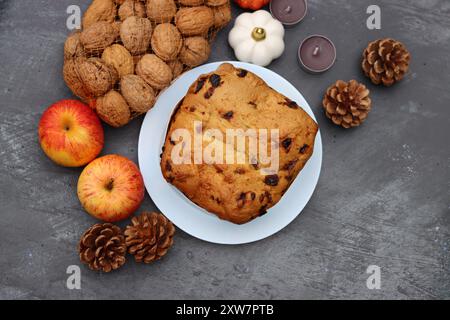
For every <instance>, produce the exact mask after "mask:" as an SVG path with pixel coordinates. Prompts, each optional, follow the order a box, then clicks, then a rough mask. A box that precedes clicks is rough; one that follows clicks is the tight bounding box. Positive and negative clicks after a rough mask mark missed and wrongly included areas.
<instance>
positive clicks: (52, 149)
mask: <svg viewBox="0 0 450 320" xmlns="http://www.w3.org/2000/svg"><path fill="white" fill-rule="evenodd" d="M39 142H40V144H41V147H42V150H44V152H45V154H46V155H47V156H48V157H49V158H50V159H52V160H53V161H54V162H56V163H57V164H59V165H62V166H65V167H81V166H84V165H85V164H87V163H89V162H91V161H92V160H94V159H95V158H96V157H97V156H98V154H99V153H100V152H101V151H102V148H103V144H104V136H103V127H102V125H101V123H100V120H99V118H98V116H97V115H96V114H95V112H94V111H93V110H92V109H91V108H89V107H88V106H87V105H85V104H84V103H81V102H80V101H77V100H61V101H59V102H56V103H55V104H53V105H51V106H50V107H49V108H48V109H47V110H46V111H45V112H44V114H43V115H42V118H41V120H40V122H39Z"/></svg>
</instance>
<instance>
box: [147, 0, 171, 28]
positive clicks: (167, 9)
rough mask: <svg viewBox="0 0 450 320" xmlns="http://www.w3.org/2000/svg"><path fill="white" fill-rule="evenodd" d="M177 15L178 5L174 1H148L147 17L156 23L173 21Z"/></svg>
mask: <svg viewBox="0 0 450 320" xmlns="http://www.w3.org/2000/svg"><path fill="white" fill-rule="evenodd" d="M176 13H177V5H176V4H175V1H173V0H148V1H147V17H148V18H149V19H150V20H151V21H153V22H155V23H164V22H170V21H172V19H173V17H174V16H175V14H176Z"/></svg>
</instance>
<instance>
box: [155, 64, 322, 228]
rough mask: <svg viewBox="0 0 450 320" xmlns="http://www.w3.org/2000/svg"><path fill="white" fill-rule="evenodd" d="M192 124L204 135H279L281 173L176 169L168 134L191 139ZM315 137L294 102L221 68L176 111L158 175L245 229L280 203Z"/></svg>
mask: <svg viewBox="0 0 450 320" xmlns="http://www.w3.org/2000/svg"><path fill="white" fill-rule="evenodd" d="M213 75H214V76H213ZM211 76H213V77H215V78H214V80H213V81H211ZM217 76H219V77H217ZM218 79H219V80H218ZM213 83H214V85H213ZM194 121H201V122H202V126H203V133H204V132H205V131H206V130H207V129H219V130H220V131H221V132H222V133H223V134H224V136H225V130H226V129H229V128H231V129H244V130H245V129H248V128H251V129H256V130H258V129H268V130H272V129H278V130H279V136H280V139H279V143H280V148H279V162H280V164H279V170H278V171H277V172H276V174H274V175H269V176H265V175H262V174H261V172H260V169H261V168H263V167H264V166H262V165H254V164H250V163H248V162H249V161H246V164H243V165H242V164H206V163H203V164H174V163H173V161H172V158H171V153H172V149H173V148H174V146H175V145H176V143H177V142H174V141H171V136H172V133H173V132H174V130H176V129H187V130H189V132H190V133H191V136H193V135H194ZM317 131H318V126H317V124H316V123H315V122H314V120H313V119H312V118H311V117H310V116H309V115H308V114H307V113H306V112H305V111H304V110H303V109H301V108H299V107H298V106H297V104H296V103H295V102H293V101H291V100H289V99H288V98H286V97H285V96H283V95H281V94H280V93H278V92H276V91H275V90H273V89H272V88H270V87H269V86H268V85H267V84H266V83H265V82H264V81H263V80H262V79H260V78H259V77H258V76H256V75H254V74H253V73H251V72H247V71H246V70H241V69H237V68H235V67H234V66H232V65H231V64H222V65H221V66H220V67H219V68H218V69H217V70H216V71H215V72H213V73H211V74H207V75H203V76H201V77H200V78H199V79H198V80H197V81H196V82H195V83H194V84H193V85H192V86H191V87H190V89H189V92H188V94H187V95H186V96H185V98H184V99H183V100H182V102H180V104H179V106H178V107H177V109H176V110H175V112H174V114H173V116H172V119H171V121H170V124H169V129H168V133H167V137H166V141H165V145H164V150H163V153H162V155H161V169H162V173H163V175H164V177H165V179H166V180H167V181H168V182H169V183H171V184H173V185H174V186H175V187H177V188H178V189H179V190H180V191H182V192H183V193H184V194H185V195H186V196H187V197H188V198H189V199H191V200H192V201H193V202H194V203H196V204H197V205H199V206H200V207H202V208H204V209H205V210H207V211H209V212H211V213H214V214H216V215H217V216H218V217H219V218H221V219H224V220H228V221H231V222H233V223H237V224H242V223H246V222H248V221H250V220H252V219H254V218H256V217H258V216H260V215H262V214H264V213H265V212H266V210H268V209H269V208H271V207H273V206H274V205H275V204H276V203H277V202H278V201H279V200H280V199H281V197H282V196H283V194H284V193H285V192H286V190H287V189H288V188H289V186H290V184H291V183H292V182H293V181H294V179H295V178H296V176H297V175H298V173H299V172H300V171H301V170H302V169H303V167H304V165H305V164H306V162H307V161H308V160H309V158H310V157H311V155H312V153H313V148H314V140H315V136H316V134H317ZM209 143H210V142H209V141H208V142H205V143H204V145H205V146H206V145H208V144H209ZM220 143H221V144H222V145H223V144H224V142H222V141H221V142H220ZM191 149H192V150H191V151H192V154H191V159H193V157H194V148H193V147H192V148H191ZM223 149H224V150H225V147H224V148H223ZM246 152H248V144H247V146H246ZM266 167H267V166H266Z"/></svg>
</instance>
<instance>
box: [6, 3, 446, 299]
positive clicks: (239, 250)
mask: <svg viewBox="0 0 450 320" xmlns="http://www.w3.org/2000/svg"><path fill="white" fill-rule="evenodd" d="M88 3H89V1H87V0H86V1H84V0H83V1H81V0H77V1H75V0H59V1H48V0H47V1H43V0H15V1H6V0H0V44H1V49H0V61H1V63H0V74H1V76H0V101H1V102H0V103H1V108H0V157H1V163H2V166H1V168H0V181H1V182H0V208H1V209H0V210H1V211H0V212H1V220H0V221H1V222H0V228H1V229H0V273H1V277H0V298H3V299H15V298H24V299H61V298H69V299H75V298H82V299H98V298H106V299H116V298H124V299H141V298H149V299H168V298H175V299H181V298H192V299H201V298H219V299H220V298H233V299H244V298H249V299H266V298H267V299H288V298H292V299H320V298H327V299H343V298H349V299H380V298H381V299H391V298H394V299H425V298H426V299H436V298H437V299H439V298H441V299H442V298H447V299H449V298H450V270H449V268H450V255H449V245H450V243H449V242H450V241H449V235H450V231H449V224H450V218H449V213H450V212H449V211H450V202H449V196H450V185H449V184H450V170H449V169H450V148H449V138H450V106H449V103H450V90H449V89H450V1H448V0H427V1H425V0H413V1H409V0H401V1H388V0H384V1H377V0H364V1H349V0H333V1H330V0H328V1H323V0H310V1H309V8H310V11H309V14H308V15H307V17H306V19H305V20H304V22H303V23H301V24H300V25H298V26H296V27H295V28H292V29H288V30H287V33H286V40H287V49H286V52H285V54H284V55H283V56H282V57H281V58H280V59H279V60H277V61H275V62H274V63H273V64H272V65H271V66H270V69H272V70H274V71H276V72H278V73H279V74H281V75H282V76H284V77H285V78H286V79H288V80H289V81H291V82H292V83H293V84H294V85H295V86H296V87H297V88H298V89H299V90H300V91H301V92H302V93H303V94H304V95H305V97H306V98H307V99H308V101H309V103H310V105H311V107H312V108H313V110H314V112H315V114H316V117H317V118H318V121H319V124H320V127H321V133H322V138H323V141H324V162H323V170H322V174H321V178H320V181H319V184H318V186H317V189H316V192H315V194H314V196H313V198H312V199H311V201H310V203H309V204H308V206H307V207H306V208H305V210H304V211H303V213H302V214H301V215H300V216H299V217H298V218H297V219H296V220H295V221H294V222H293V223H292V224H290V225H289V226H288V227H287V228H286V229H284V230H283V231H282V232H280V233H278V234H277V235H275V236H273V237H270V238H268V239H266V240H263V241H260V242H257V243H254V244H248V245H242V246H233V247H232V246H221V245H214V244H209V243H206V242H202V241H200V240H197V239H195V238H193V237H191V236H189V235H187V234H186V233H184V232H182V231H181V230H178V231H177V234H176V237H175V244H174V246H173V248H172V250H171V251H170V252H169V254H168V255H167V256H166V257H165V258H164V259H163V260H162V261H159V262H157V263H154V264H153V265H139V264H136V263H134V261H133V260H132V259H131V258H130V261H129V262H128V263H127V264H126V265H125V266H124V267H123V268H122V269H121V270H120V271H117V272H113V273H111V274H97V273H95V272H91V271H90V270H88V269H87V268H85V267H82V289H81V290H74V291H70V290H68V289H66V277H67V275H66V268H67V266H69V265H73V264H79V260H78V256H77V250H76V246H77V242H78V239H79V237H80V235H81V234H82V232H83V231H84V230H85V229H86V228H88V227H89V226H90V225H92V224H93V223H95V221H94V220H93V219H92V218H90V217H89V216H88V215H87V214H86V213H85V212H83V210H82V209H81V207H80V204H79V202H78V199H77V196H76V183H77V178H78V175H79V174H80V172H81V169H66V168H61V167H58V166H56V165H55V164H53V163H52V162H51V161H50V160H48V159H47V158H46V157H45V156H44V155H43V153H42V152H41V150H40V148H39V145H38V141H37V125H38V121H39V118H40V115H41V114H42V112H43V111H44V110H45V108H46V107H47V106H48V105H50V104H51V103H53V102H55V101H57V100H59V99H62V98H70V97H72V95H71V93H70V91H69V90H68V89H67V88H66V86H65V84H64V82H63V79H62V76H61V69H62V48H63V43H64V40H65V37H66V35H67V34H68V30H67V29H66V17H67V15H66V8H67V6H68V5H69V4H80V6H81V7H82V8H83V9H84V8H86V6H87V4H88ZM369 4H378V5H380V6H381V9H382V30H380V31H369V30H368V29H367V28H366V27H365V20H366V17H367V15H366V13H365V11H366V8H367V6H368V5H369ZM238 12H239V10H238V9H236V7H235V8H234V14H235V16H236V14H237V13H238ZM230 27H231V26H230ZM313 33H321V34H325V35H327V36H329V37H330V38H331V39H333V40H334V41H335V43H336V46H337V50H338V60H337V63H336V65H335V67H334V68H333V69H332V70H330V71H329V72H327V73H326V74H323V75H320V76H312V75H308V74H306V73H304V72H303V71H301V70H300V68H299V67H298V65H297V60H296V48H297V46H298V44H299V42H300V40H301V39H303V38H305V37H306V36H307V35H309V34H313ZM227 34H228V30H224V31H222V33H221V34H220V35H219V37H218V38H217V41H216V43H215V45H214V48H213V54H212V56H211V59H210V60H211V61H219V60H229V59H234V56H233V53H232V51H231V49H230V48H229V47H228V45H227V41H226V38H227ZM386 36H389V37H395V38H397V39H398V40H401V41H403V42H404V43H405V44H406V45H407V47H408V48H409V49H410V51H411V53H412V65H411V72H410V74H409V75H408V76H407V77H406V79H405V80H404V81H403V82H402V83H401V84H398V85H396V86H394V87H392V88H388V89H387V88H382V87H375V86H372V85H370V84H369V81H368V79H365V78H364V76H363V75H362V73H361V70H360V68H359V63H360V56H361V52H362V50H363V49H364V47H365V46H366V44H367V43H368V42H369V40H374V39H376V38H379V37H386ZM338 79H343V80H350V79H357V80H360V81H362V82H364V83H366V84H368V86H369V89H370V90H371V95H372V98H373V111H372V112H371V114H370V116H369V118H368V120H367V122H366V123H365V124H364V125H363V126H361V127H360V128H357V129H354V130H349V131H345V130H343V129H340V128H338V127H336V126H334V125H333V124H331V122H330V121H329V120H328V119H327V118H326V117H325V116H324V114H323V112H322V109H321V99H322V95H323V92H324V90H325V89H326V88H327V87H328V86H329V85H330V84H331V83H333V82H334V81H335V80H338ZM141 121H142V119H138V120H136V121H134V122H132V123H131V124H130V125H128V126H126V127H125V128H122V129H116V130H113V129H110V128H107V127H105V130H106V132H105V134H106V145H105V149H104V151H103V154H108V153H119V154H122V155H124V156H127V157H130V158H131V159H133V160H135V161H137V141H138V134H139V130H140V125H141ZM154 208H155V207H154V204H153V203H152V201H151V199H150V198H149V197H148V195H147V196H146V199H145V202H144V204H143V205H142V208H141V210H151V209H154ZM372 264H374V265H378V266H380V267H381V272H382V288H381V290H368V289H367V288H366V278H367V276H368V275H366V273H365V271H366V268H367V267H368V266H369V265H372Z"/></svg>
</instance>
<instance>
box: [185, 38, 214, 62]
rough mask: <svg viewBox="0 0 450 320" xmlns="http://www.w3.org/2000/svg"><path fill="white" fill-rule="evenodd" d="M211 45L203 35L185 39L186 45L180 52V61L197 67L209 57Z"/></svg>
mask: <svg viewBox="0 0 450 320" xmlns="http://www.w3.org/2000/svg"><path fill="white" fill-rule="evenodd" d="M210 53H211V47H210V46H209V43H208V41H207V40H206V39H205V38H202V37H191V38H186V39H184V45H183V48H182V49H181V52H180V57H179V58H180V61H181V62H182V63H184V64H185V65H187V66H189V67H196V66H198V65H200V64H202V63H204V62H206V61H207V60H208V58H209V54H210Z"/></svg>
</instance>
